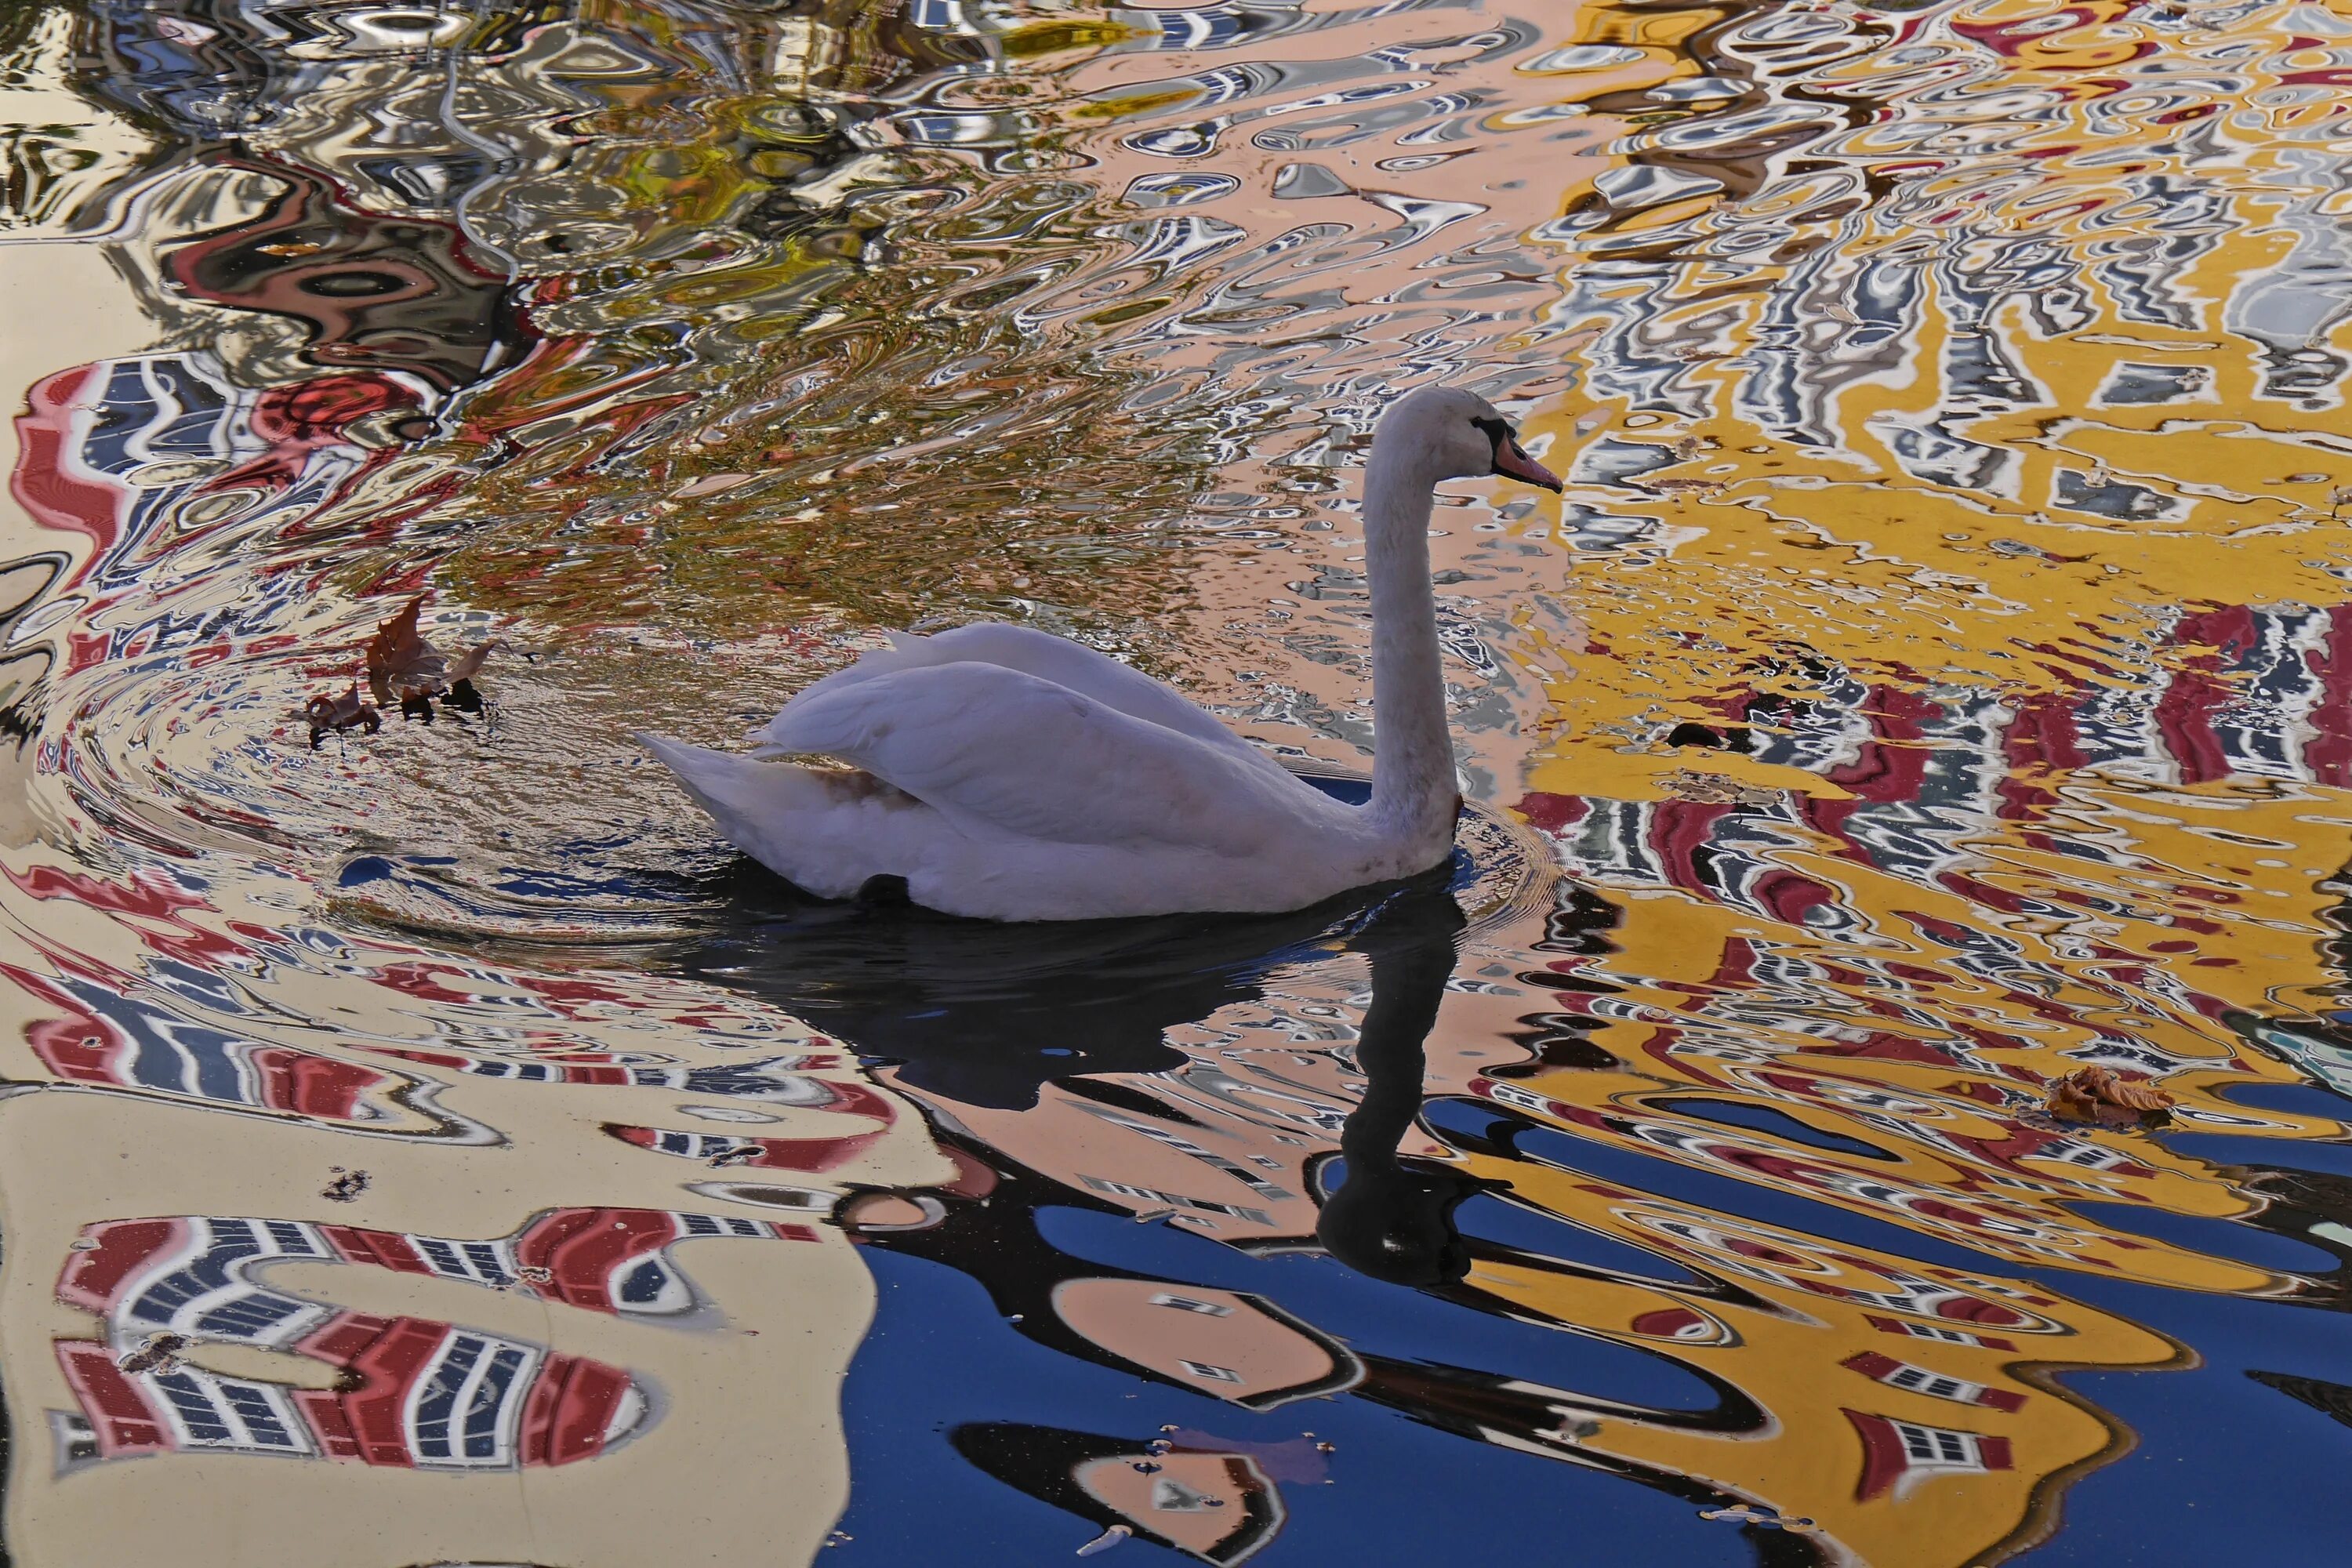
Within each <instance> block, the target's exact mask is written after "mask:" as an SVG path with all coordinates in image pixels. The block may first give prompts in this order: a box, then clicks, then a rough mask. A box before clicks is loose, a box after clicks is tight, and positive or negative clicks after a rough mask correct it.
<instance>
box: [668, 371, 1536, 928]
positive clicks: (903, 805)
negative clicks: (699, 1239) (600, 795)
mask: <svg viewBox="0 0 2352 1568" xmlns="http://www.w3.org/2000/svg"><path fill="white" fill-rule="evenodd" d="M1493 430H1501V431H1503V432H1505V434H1489V432H1490V431H1493ZM1465 432H1466V433H1467V434H1468V435H1469V436H1471V437H1475V439H1473V440H1469V441H1465V439H1464V436H1465ZM1489 443H1491V445H1490V444H1489ZM1498 468H1500V469H1501V471H1506V472H1509V473H1512V474H1513V475H1514V476H1515V477H1518V478H1524V479H1529V480H1531V481H1532V482H1536V483H1549V484H1550V485H1553V486H1554V487H1557V485H1558V481H1557V480H1556V479H1552V478H1551V476H1550V475H1549V474H1548V473H1545V472H1544V470H1543V469H1542V468H1539V467H1538V466H1537V465H1536V464H1534V462H1533V461H1532V460H1531V459H1529V458H1527V456H1526V454H1525V453H1524V452H1521V451H1520V450H1519V449H1518V447H1517V443H1516V442H1515V441H1511V440H1509V439H1508V438H1507V426H1502V424H1501V421H1500V417H1499V416H1496V414H1495V411H1494V410H1493V409H1492V408H1491V407H1490V406H1488V405H1486V403H1485V402H1484V401H1483V400H1481V399H1478V398H1475V397H1474V396H1472V395H1469V394H1466V393H1461V392H1454V391H1447V390H1444V389H1433V390H1430V391H1424V392H1420V393H1416V394H1414V395H1412V396H1409V397H1407V398H1405V399H1403V400H1402V401H1401V402H1400V403H1399V404H1398V405H1396V406H1395V407H1394V408H1392V409H1391V411H1390V413H1389V415H1388V416H1387V417H1386V418H1384V419H1383V420H1382V421H1381V428H1380V431H1379V433H1378V436H1377V437H1376V439H1375V440H1374V443H1373V447H1372V457H1371V463H1370V470H1369V474H1368V477H1367V482H1366V495H1365V508H1364V510H1365V536H1366V545H1367V565H1368V569H1369V575H1370V580H1371V594H1372V628H1373V629H1372V642H1373V647H1372V683H1373V719H1374V731H1375V740H1374V770H1373V786H1372V798H1371V800H1370V803H1369V804H1367V805H1361V806H1353V805H1344V804H1342V803H1341V802H1339V801H1337V800H1335V799H1333V798H1332V797H1331V796H1329V795H1326V794H1324V793H1323V792H1322V791H1321V790H1318V789H1317V788H1316V787H1315V786H1314V785H1312V784H1307V783H1306V782H1304V781H1303V780H1301V779H1299V778H1297V776H1296V775H1294V774H1292V773H1289V772H1288V771H1287V770H1286V769H1285V768H1283V767H1282V766H1281V765H1280V764H1279V763H1276V762H1274V761H1273V760H1272V759H1271V758H1269V757H1267V756H1265V755H1264V754H1263V753H1261V752H1257V751H1255V750H1254V749H1253V748H1252V747H1251V746H1250V745H1249V743H1248V742H1244V740H1242V739H1241V738H1240V737H1239V736H1237V735H1235V734H1234V733H1233V732H1232V731H1229V730H1227V729H1225V728H1224V726H1223V725H1222V724H1221V723H1219V722H1218V721H1217V720H1216V719H1215V718H1213V716H1211V715H1210V714H1209V713H1208V712H1206V711H1205V710H1202V709H1201V708H1200V707H1198V706H1197V705H1195V704H1194V703H1192V702H1191V701H1190V700H1187V699H1185V698H1184V697H1183V696H1181V694H1179V693H1178V692H1176V691H1175V690H1173V689H1171V688H1169V687H1167V686H1164V685H1162V684H1160V682H1158V681H1156V680H1153V679H1150V678H1149V677H1147V676H1144V675H1141V674H1139V673H1138V672H1137V671H1135V670H1133V669H1130V668H1128V667H1127V666H1125V665H1123V664H1120V663H1119V662H1118V660H1116V659H1113V658H1108V657H1107V656H1105V655H1103V654H1100V653H1097V652H1096V651H1094V650H1093V649H1091V648H1087V647H1082V646H1080V645H1079V644H1076V643H1074V642H1070V641H1068V640H1067V639H1066V638H1063V637H1053V636H1050V635H1048V634H1046V633H1044V632H1039V631H1034V630H1031V629H1029V628H1027V627H1023V626H1003V625H992V624H984V625H979V626H963V627H960V628H958V629H957V630H954V631H951V632H943V633H941V634H940V635H939V636H937V637H907V636H900V637H893V638H892V641H891V646H890V647H887V648H883V649H880V650H877V651H876V652H874V653H869V654H867V655H866V656H865V657H864V658H860V659H859V660H858V661H857V662H856V663H855V664H853V665H851V666H850V667H849V668H846V669H843V670H839V671H837V672H835V674H832V675H829V676H827V677H825V678H824V679H822V680H819V681H817V682H815V683H814V685H812V686H810V687H808V688H807V689H805V690H803V691H802V692H801V693H800V694H799V695H798V696H796V697H794V698H793V700H791V701H790V702H788V703H786V704H785V705H784V707H783V710H782V711H781V712H779V713H778V714H777V715H776V717H775V719H774V720H773V721H772V722H771V723H769V724H768V725H767V726H766V728H764V729H763V730H761V731H759V732H758V734H757V737H756V738H757V740H758V741H759V742H760V745H759V748H758V752H757V753H756V754H754V755H751V756H740V755H735V754H731V753H728V752H713V751H708V750H705V749H704V748H702V747H699V746H689V745H685V744H682V743H680V742H675V741H668V740H664V739H661V738H659V737H657V736H652V735H647V736H643V737H640V738H641V739H642V740H643V741H644V742H645V743H646V746H647V747H648V748H650V749H651V750H652V752H654V754H655V755H656V757H658V758H659V759H660V760H661V761H662V763H664V764H666V765H667V767H668V768H669V770H670V771H671V772H672V773H676V774H677V778H678V781H679V783H681V784H684V785H685V786H686V789H687V792H688V794H689V795H692V796H693V797H694V799H695V801H696V802H697V803H698V804H699V805H701V807H702V808H703V809H704V810H705V811H707V812H709V814H710V816H712V818H713V819H714V820H716V821H717V822H718V824H719V827H720V829H721V830H722V831H724V832H725V834H726V835H727V837H729V838H730V839H731V840H732V841H733V842H734V843H735V845H736V846H737V847H739V848H740V849H742V850H743V851H744V852H745V853H746V854H749V855H751V857H752V858H755V859H757V860H759V861H761V863H762V864H764V865H766V866H768V867H769V868H772V869H773V870H775V871H776V872H778V873H779V874H780V875H782V876H783V877H784V878H786V879H788V880H790V881H792V882H793V883H795V884H796V885H798V886H800V887H802V888H803V889H807V890H808V891H809V892H812V893H815V894H817V895H819V896H821V897H826V898H846V897H849V896H851V895H853V894H856V892H858V891H859V890H860V889H863V888H864V887H866V884H867V883H868V882H870V881H871V880H872V879H875V878H877V877H899V878H904V879H906V884H907V894H908V898H909V899H911V900H913V901H914V902H916V903H919V904H921V905H924V906H925V907H927V908H929V909H935V910H941V911H943V912H946V913H949V914H957V915H970V916H975V917H978V918H982V919H987V920H1002V921H1053V920H1097V919H1109V918H1114V917H1119V916H1129V915H1151V914H1169V913H1174V912H1178V911H1182V910H1234V911H1245V910H1246V911H1273V910H1294V909H1302V908H1304V907H1306V906H1307V905H1308V904H1312V903H1317V902H1319V901H1321V900H1324V899H1327V898H1329V897H1331V896H1332V895H1334V894H1336V893H1341V892H1345V891H1346V890H1348V889H1350V888H1358V887H1362V886H1364V885H1366V884H1368V883H1372V882H1380V881H1385V880H1388V879H1391V878H1396V877H1405V876H1411V875H1412V874H1413V873H1415V872H1419V871H1424V870H1427V869H1428V868H1431V867H1433V866H1434V865H1436V864H1437V863H1438V862H1439V861H1441V860H1443V859H1444V858H1445V857H1446V855H1447V854H1448V853H1449V852H1450V850H1451V847H1452V845H1453V842H1454V817H1455V815H1456V813H1457V811H1458V809H1459V806H1460V797H1459V796H1458V795H1457V794H1456V793H1455V787H1454V750H1453V742H1452V740H1451V738H1450V737H1449V736H1448V734H1447V731H1446V716H1445V692H1444V681H1443V679H1442V676H1441V674H1440V669H1439V662H1438V643H1437V625H1436V610H1435V606H1434V605H1433V602H1432V599H1431V595H1430V587H1429V542H1428V531H1429V513H1430V507H1431V500H1432V495H1433V490H1434V489H1435V486H1436V485H1437V483H1438V482H1439V481H1440V480H1442V479H1448V478H1454V477H1459V476H1463V475H1469V474H1485V473H1489V472H1495V471H1497V469H1498ZM796 755H815V756H825V757H832V758H835V759H838V760H839V761H840V762H842V763H847V764H849V766H848V767H847V768H846V769H841V768H827V769H813V768H805V767H799V766H795V765H793V764H791V763H782V762H775V761H770V760H767V759H769V758H773V757H778V756H796Z"/></svg>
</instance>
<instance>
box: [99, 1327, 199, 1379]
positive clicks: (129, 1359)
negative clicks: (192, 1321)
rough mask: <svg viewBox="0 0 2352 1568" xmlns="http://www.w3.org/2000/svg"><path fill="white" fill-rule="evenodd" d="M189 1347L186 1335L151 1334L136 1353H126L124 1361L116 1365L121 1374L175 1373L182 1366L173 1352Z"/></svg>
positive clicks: (123, 1357)
mask: <svg viewBox="0 0 2352 1568" xmlns="http://www.w3.org/2000/svg"><path fill="white" fill-rule="evenodd" d="M187 1345H188V1337H187V1336H186V1335H185V1334H173V1333H160V1334H150V1335H148V1336H147V1341H146V1342H145V1343H144V1344H142V1345H141V1346H140V1347H139V1348H138V1349H137V1350H135V1351H128V1352H124V1353H123V1356H122V1359H121V1360H120V1361H118V1362H116V1363H114V1364H115V1367H116V1369H117V1370H119V1371H121V1372H152V1373H169V1372H173V1371H176V1370H178V1368H179V1365H180V1359H179V1357H178V1356H177V1355H176V1354H174V1353H173V1352H177V1351H182V1350H185V1349H186V1348H187Z"/></svg>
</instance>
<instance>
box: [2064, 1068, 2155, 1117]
mask: <svg viewBox="0 0 2352 1568" xmlns="http://www.w3.org/2000/svg"><path fill="white" fill-rule="evenodd" d="M2172 1105H2173V1099H2172V1096H2170V1095H2169V1094H2167V1093H2166V1092H2165V1091H2164V1090H2162V1089H2158V1088H2157V1087H2156V1086H2155V1085H2154V1084H2152V1083H2147V1082H2143V1081H2139V1080H2136V1079H2122V1078H2117V1077H2116V1075H2115V1074H2114V1073H2112V1072H2110V1071H2108V1070H2107V1069H2106V1068H2102V1067H2087V1068H2075V1069H2074V1071H2073V1072H2070V1073H2068V1074H2067V1075H2066V1076H2065V1077H2063V1078H2061V1079H2054V1080H2053V1081H2052V1083H2051V1085H2050V1099H2049V1110H2050V1114H2051V1115H2053V1116H2057V1117H2063V1118H2064V1119H2065V1120H2067V1121H2143V1120H2147V1119H2151V1118H2161V1117H2162V1116H2163V1115H2164V1114H2165V1112H2167V1111H2168V1110H2171V1109H2172Z"/></svg>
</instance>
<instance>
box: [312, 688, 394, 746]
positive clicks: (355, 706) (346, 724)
mask: <svg viewBox="0 0 2352 1568" xmlns="http://www.w3.org/2000/svg"><path fill="white" fill-rule="evenodd" d="M302 718H303V719H304V721H306V722H308V723H309V724H310V749H311V750H312V751H314V752H315V751H317V750H318V749H319V743H320V742H321V741H323V740H325V739H326V737H327V731H330V730H332V731H334V732H335V733H336V734H338V735H340V734H341V733H342V732H343V731H346V730H350V729H353V728H360V727H364V728H365V729H366V731H367V732H368V733H369V734H371V735H373V734H374V733H375V732H376V731H378V730H380V729H382V728H383V716H382V715H380V714H379V713H377V712H376V710H374V709H373V707H371V706H369V704H368V702H367V700H366V699H365V698H362V696H361V695H360V684H359V682H358V681H356V680H354V681H352V689H350V690H349V691H346V692H344V693H343V694H342V695H341V696H340V697H331V696H329V695H327V694H326V693H324V692H321V693H320V694H319V695H318V696H316V697H313V698H312V699H310V701H308V702H306V703H304V704H303V705H302Z"/></svg>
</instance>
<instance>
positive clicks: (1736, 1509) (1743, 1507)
mask: <svg viewBox="0 0 2352 1568" xmlns="http://www.w3.org/2000/svg"><path fill="white" fill-rule="evenodd" d="M1698 1516H1699V1518H1701V1519H1722V1520H1729V1521H1731V1522H1733V1523H1735V1524H1760V1525H1762V1526H1763V1527H1764V1528H1765V1529H1767V1530H1790V1531H1796V1532H1797V1533H1798V1534H1801V1535H1803V1534H1810V1533H1811V1532H1812V1531H1816V1530H1819V1529H1820V1528H1821V1526H1819V1525H1817V1524H1815V1523H1814V1522H1813V1521H1811V1520H1810V1519H1800V1518H1794V1517H1791V1516H1790V1515H1788V1514H1784V1513H1782V1512H1780V1510H1778V1509H1776V1508H1773V1507H1772V1506H1771V1505H1769V1503H1756V1504H1750V1503H1738V1504H1735V1505H1733V1506H1732V1507H1730V1508H1703V1509H1701V1510H1699V1514H1698Z"/></svg>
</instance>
